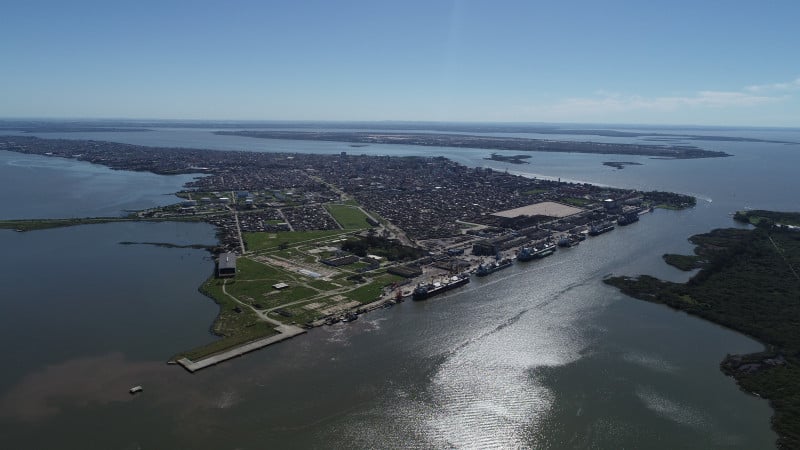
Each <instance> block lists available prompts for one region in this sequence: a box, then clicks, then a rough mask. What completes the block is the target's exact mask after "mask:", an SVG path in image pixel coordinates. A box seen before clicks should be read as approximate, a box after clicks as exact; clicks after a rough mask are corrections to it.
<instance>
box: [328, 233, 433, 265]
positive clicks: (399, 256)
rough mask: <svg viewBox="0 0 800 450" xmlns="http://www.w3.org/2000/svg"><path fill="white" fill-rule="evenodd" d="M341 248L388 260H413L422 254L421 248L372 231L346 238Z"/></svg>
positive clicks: (358, 254) (362, 255)
mask: <svg viewBox="0 0 800 450" xmlns="http://www.w3.org/2000/svg"><path fill="white" fill-rule="evenodd" d="M342 250H344V251H346V252H350V253H352V254H354V255H357V256H361V257H365V256H367V255H368V254H370V255H378V256H382V257H384V258H386V259H388V260H389V261H406V260H413V259H417V258H420V257H421V256H423V254H424V252H423V251H422V250H420V249H418V248H415V247H409V246H407V245H403V244H401V243H400V241H398V240H396V239H389V238H387V237H385V236H377V235H375V234H372V233H369V234H368V235H367V236H359V237H352V238H348V239H347V240H346V241H345V242H344V243H343V244H342Z"/></svg>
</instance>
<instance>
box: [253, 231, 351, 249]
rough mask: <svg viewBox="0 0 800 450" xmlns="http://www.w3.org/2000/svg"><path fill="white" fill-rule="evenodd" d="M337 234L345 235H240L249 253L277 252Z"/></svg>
mask: <svg viewBox="0 0 800 450" xmlns="http://www.w3.org/2000/svg"><path fill="white" fill-rule="evenodd" d="M339 234H342V235H344V234H347V232H345V231H342V230H315V231H282V232H279V233H242V237H243V238H244V242H245V245H246V246H247V249H248V250H250V251H259V250H277V249H279V248H280V247H281V246H284V247H289V246H294V245H297V244H300V243H311V242H317V241H321V240H324V239H326V238H330V237H332V236H336V235H339Z"/></svg>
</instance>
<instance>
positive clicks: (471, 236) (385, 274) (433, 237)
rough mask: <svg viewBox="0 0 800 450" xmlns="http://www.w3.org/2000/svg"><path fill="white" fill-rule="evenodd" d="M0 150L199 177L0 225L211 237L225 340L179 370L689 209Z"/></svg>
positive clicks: (381, 178)
mask: <svg viewBox="0 0 800 450" xmlns="http://www.w3.org/2000/svg"><path fill="white" fill-rule="evenodd" d="M0 150H6V151H14V152H20V153H26V154H37V155H44V156H49V157H62V158H71V159H77V160H82V161H89V162H92V163H97V164H102V165H105V166H108V167H112V168H114V169H119V170H139V171H150V172H155V173H160V174H176V173H184V174H186V173H195V174H198V178H196V179H195V180H194V181H192V182H190V183H188V184H187V185H186V186H185V189H184V190H183V191H181V192H178V193H177V195H178V196H179V197H180V199H179V201H178V202H177V203H175V204H173V205H168V206H164V207H158V208H152V209H147V210H142V211H136V212H132V213H129V214H128V215H126V216H122V217H105V218H104V217H94V218H83V219H81V218H78V219H36V220H6V221H0V228H10V229H14V230H17V231H20V232H24V231H27V230H36V229H42V228H48V227H58V226H73V225H88V224H98V223H103V222H118V221H197V222H206V223H209V224H212V225H214V226H215V227H216V229H217V234H218V240H219V244H218V246H217V247H215V248H210V249H208V250H210V251H212V253H213V254H214V255H215V256H216V259H217V260H218V269H217V270H216V271H215V274H212V275H211V276H209V278H208V280H207V281H206V282H205V283H204V284H203V285H202V286H201V288H200V289H201V291H202V292H204V293H205V294H207V295H208V296H209V297H211V298H212V299H214V301H215V302H217V303H218V304H219V306H220V310H219V314H218V316H217V318H216V320H215V321H214V324H213V326H212V330H213V332H214V333H215V334H217V335H219V336H220V337H221V339H220V340H218V341H215V342H213V343H211V344H209V345H206V346H203V347H200V348H196V349H192V350H188V351H185V352H182V353H180V354H178V355H175V356H174V357H173V361H175V362H177V363H179V364H181V365H183V366H184V367H186V368H187V369H188V370H190V371H194V370H200V369H202V368H204V367H208V366H209V365H212V364H216V363H219V362H222V361H224V360H226V359H229V358H231V357H235V356H238V355H241V354H243V353H244V352H247V351H251V350H255V349H257V348H260V347H262V346H264V345H269V344H272V343H274V342H278V341H280V340H283V339H287V338H290V337H293V336H296V335H299V334H301V333H303V332H304V331H305V329H306V328H311V327H317V326H324V325H326V324H332V323H335V322H339V321H341V322H348V321H352V320H356V319H357V318H358V316H359V315H360V314H361V313H364V312H367V311H369V310H372V309H376V308H384V307H390V306H391V305H393V304H394V303H396V302H398V301H403V300H405V299H407V298H412V297H413V298H416V299H418V300H419V299H423V298H429V297H433V296H434V295H438V294H439V293H442V292H445V291H450V290H452V289H455V288H457V287H460V286H463V285H464V284H466V283H468V282H469V276H470V273H471V272H473V271H474V272H480V274H483V275H488V274H491V273H492V272H494V271H497V270H500V269H502V268H505V267H509V266H510V265H511V264H512V261H513V260H514V259H515V257H516V256H517V254H519V255H520V256H519V261H528V260H534V259H539V258H543V257H546V256H548V255H551V254H552V253H553V252H554V251H555V250H556V248H557V247H556V244H557V245H558V246H561V247H569V246H573V245H578V244H579V243H581V242H583V241H587V240H591V239H587V238H588V237H592V236H598V235H600V234H603V233H606V232H609V231H612V230H614V228H615V224H619V225H628V224H632V223H635V222H637V221H638V219H639V215H640V214H644V213H647V212H649V211H651V210H652V209H653V208H656V207H664V208H676V209H680V208H688V207H692V206H694V204H695V199H694V198H693V197H690V196H686V195H680V194H674V193H669V192H658V191H653V192H641V191H636V190H629V189H614V188H609V187H601V186H594V185H590V184H585V183H567V182H563V183H562V182H557V181H552V180H541V179H536V178H526V177H522V176H518V175H512V174H508V173H505V172H501V171H495V170H492V169H489V168H469V167H466V166H463V165H461V164H458V163H456V162H453V161H451V160H448V159H446V158H441V157H435V158H430V157H388V156H368V155H358V156H354V155H348V154H346V153H343V154H337V155H313V154H287V153H262V152H242V151H215V150H201V149H188V148H152V147H143V146H136V145H128V144H118V143H112V142H101V141H79V140H60V139H39V138H34V137H29V136H6V137H0ZM592 239H594V238H592ZM598 239H602V238H598ZM121 244H123V245H133V244H136V243H131V242H122V243H121ZM138 244H145V245H160V246H169V245H170V244H169V243H138ZM587 245H588V244H587ZM198 248H205V247H201V246H198ZM527 264H536V263H535V262H533V261H532V262H530V263H527ZM418 288H419V289H420V290H418ZM423 291H424V292H423ZM440 298H441V297H440Z"/></svg>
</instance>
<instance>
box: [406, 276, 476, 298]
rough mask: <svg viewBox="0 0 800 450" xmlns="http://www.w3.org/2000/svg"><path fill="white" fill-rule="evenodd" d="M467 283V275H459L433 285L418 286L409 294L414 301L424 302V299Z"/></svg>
mask: <svg viewBox="0 0 800 450" xmlns="http://www.w3.org/2000/svg"><path fill="white" fill-rule="evenodd" d="M467 283H469V275H466V274H459V275H456V276H453V277H451V278H448V279H447V280H445V281H442V282H439V281H437V282H434V283H428V284H420V285H419V286H417V287H416V289H414V292H412V293H411V298H412V299H414V300H425V299H426V298H430V297H433V296H434V295H438V294H441V293H442V292H447V291H449V290H451V289H455V288H457V287H460V286H463V285H465V284H467Z"/></svg>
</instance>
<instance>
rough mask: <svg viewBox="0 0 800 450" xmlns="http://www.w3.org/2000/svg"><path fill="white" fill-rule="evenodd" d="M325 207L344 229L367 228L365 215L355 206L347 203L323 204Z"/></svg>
mask: <svg viewBox="0 0 800 450" xmlns="http://www.w3.org/2000/svg"><path fill="white" fill-rule="evenodd" d="M325 209H327V210H328V212H329V213H330V214H331V216H333V218H334V219H336V221H337V222H338V223H339V225H341V226H342V228H344V229H345V230H360V229H362V228H369V224H368V223H367V215H366V214H364V212H363V211H361V210H360V209H358V208H357V207H353V206H348V205H325Z"/></svg>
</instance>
